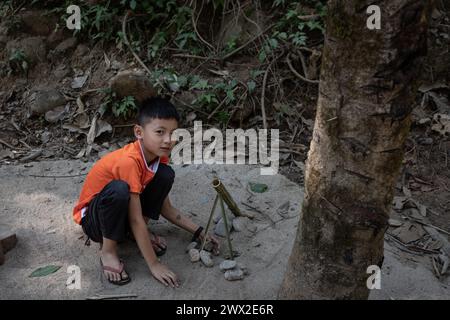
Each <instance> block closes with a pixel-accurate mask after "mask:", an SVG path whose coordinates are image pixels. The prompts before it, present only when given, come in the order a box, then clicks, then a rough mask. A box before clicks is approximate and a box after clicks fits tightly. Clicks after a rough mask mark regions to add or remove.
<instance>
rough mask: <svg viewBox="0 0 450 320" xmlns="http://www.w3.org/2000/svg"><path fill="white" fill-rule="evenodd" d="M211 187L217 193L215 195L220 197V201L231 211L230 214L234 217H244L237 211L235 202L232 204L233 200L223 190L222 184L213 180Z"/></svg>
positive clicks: (217, 180)
mask: <svg viewBox="0 0 450 320" xmlns="http://www.w3.org/2000/svg"><path fill="white" fill-rule="evenodd" d="M213 187H214V189H215V190H216V191H217V193H218V194H219V195H220V196H221V197H222V199H223V200H224V201H225V203H226V204H227V206H228V208H229V209H230V210H231V212H232V213H233V214H234V215H235V216H236V217H242V216H243V217H245V216H246V215H245V214H243V213H242V212H241V210H239V207H238V206H237V205H236V202H234V200H233V198H232V197H231V195H230V193H229V192H228V191H227V189H225V186H224V185H223V184H222V182H221V181H220V180H219V179H218V178H215V179H214V180H213Z"/></svg>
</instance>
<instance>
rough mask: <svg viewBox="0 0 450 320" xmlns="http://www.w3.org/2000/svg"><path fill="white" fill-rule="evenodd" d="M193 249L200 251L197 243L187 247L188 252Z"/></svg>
mask: <svg viewBox="0 0 450 320" xmlns="http://www.w3.org/2000/svg"><path fill="white" fill-rule="evenodd" d="M191 249H198V243H197V242H191V243H189V245H188V246H187V247H186V252H189V250H191Z"/></svg>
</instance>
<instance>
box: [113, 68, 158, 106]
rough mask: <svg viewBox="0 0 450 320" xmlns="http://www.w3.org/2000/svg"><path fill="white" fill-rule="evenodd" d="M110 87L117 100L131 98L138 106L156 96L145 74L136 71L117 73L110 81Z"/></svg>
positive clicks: (155, 91)
mask: <svg viewBox="0 0 450 320" xmlns="http://www.w3.org/2000/svg"><path fill="white" fill-rule="evenodd" d="M110 86H111V89H112V91H114V92H115V93H116V95H117V97H118V98H123V97H126V96H133V97H134V98H135V100H136V102H137V103H138V104H140V103H142V101H144V100H145V99H147V98H150V97H153V96H156V94H157V90H156V89H155V88H154V87H153V85H152V84H151V82H150V80H149V79H148V77H147V76H146V74H145V72H144V71H142V70H138V69H132V70H124V71H121V72H119V73H118V74H117V75H116V76H114V77H113V78H112V79H111V80H110Z"/></svg>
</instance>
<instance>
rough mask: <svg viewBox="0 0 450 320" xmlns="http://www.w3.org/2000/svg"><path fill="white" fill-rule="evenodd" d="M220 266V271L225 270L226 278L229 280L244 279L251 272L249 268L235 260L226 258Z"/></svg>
mask: <svg viewBox="0 0 450 320" xmlns="http://www.w3.org/2000/svg"><path fill="white" fill-rule="evenodd" d="M219 268H220V271H222V272H225V279H226V280H228V281H236V280H242V279H244V277H245V276H246V275H248V274H249V272H248V269H247V268H246V267H245V266H244V265H243V264H240V263H237V262H236V261H235V260H224V261H222V263H221V264H220V266H219Z"/></svg>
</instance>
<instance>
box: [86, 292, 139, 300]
mask: <svg viewBox="0 0 450 320" xmlns="http://www.w3.org/2000/svg"><path fill="white" fill-rule="evenodd" d="M123 298H137V294H133V293H130V294H103V295H97V296H93V297H87V298H86V300H105V299H123Z"/></svg>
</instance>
